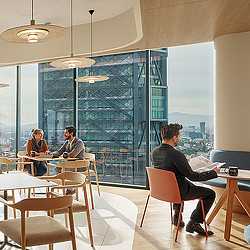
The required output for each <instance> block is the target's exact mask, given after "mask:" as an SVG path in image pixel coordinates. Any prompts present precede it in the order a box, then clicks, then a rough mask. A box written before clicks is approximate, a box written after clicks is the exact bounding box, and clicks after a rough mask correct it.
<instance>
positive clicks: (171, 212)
mask: <svg viewBox="0 0 250 250" xmlns="http://www.w3.org/2000/svg"><path fill="white" fill-rule="evenodd" d="M170 215H171V224H172V225H173V224H174V222H173V207H172V203H171V202H170Z"/></svg>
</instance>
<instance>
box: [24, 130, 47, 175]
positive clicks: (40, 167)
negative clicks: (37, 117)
mask: <svg viewBox="0 0 250 250" xmlns="http://www.w3.org/2000/svg"><path fill="white" fill-rule="evenodd" d="M31 151H35V156H39V155H40V154H41V153H43V154H44V153H46V152H47V151H48V146H47V143H46V141H45V140H44V139H43V130H42V129H33V130H32V139H29V140H28V143H27V153H28V155H29V156H30V152H31ZM26 161H31V160H29V159H27V160H26ZM32 161H33V160H32ZM33 164H34V175H35V176H42V175H44V174H45V173H46V172H47V165H46V163H45V162H43V161H33ZM25 168H26V169H27V170H28V172H29V173H30V174H31V169H30V165H28V164H26V165H25Z"/></svg>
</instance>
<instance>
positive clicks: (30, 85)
mask: <svg viewBox="0 0 250 250" xmlns="http://www.w3.org/2000/svg"><path fill="white" fill-rule="evenodd" d="M21 76H22V77H21V100H22V101H21V113H22V116H21V124H31V123H37V120H38V114H37V101H38V92H37V85H38V77H37V64H32V65H24V66H22V72H21ZM0 82H1V83H8V84H9V85H10V86H9V87H6V88H0V123H4V124H8V125H15V123H16V121H15V110H16V67H9V68H1V69H0Z"/></svg>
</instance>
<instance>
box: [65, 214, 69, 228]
mask: <svg viewBox="0 0 250 250" xmlns="http://www.w3.org/2000/svg"><path fill="white" fill-rule="evenodd" d="M64 217H65V227H66V228H68V227H69V224H68V216H67V214H64Z"/></svg>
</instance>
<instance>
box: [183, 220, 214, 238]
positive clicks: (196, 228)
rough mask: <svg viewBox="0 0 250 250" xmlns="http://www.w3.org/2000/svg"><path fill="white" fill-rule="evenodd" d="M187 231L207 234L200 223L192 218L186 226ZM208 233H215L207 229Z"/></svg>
mask: <svg viewBox="0 0 250 250" xmlns="http://www.w3.org/2000/svg"><path fill="white" fill-rule="evenodd" d="M186 231H187V232H189V233H193V232H196V233H198V234H200V235H206V231H205V230H204V229H203V228H202V227H201V225H200V223H198V222H195V221H193V220H190V221H189V222H188V224H187V226H186ZM207 234H208V235H209V236H210V235H213V234H214V233H213V232H212V231H210V230H208V231H207Z"/></svg>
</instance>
